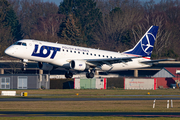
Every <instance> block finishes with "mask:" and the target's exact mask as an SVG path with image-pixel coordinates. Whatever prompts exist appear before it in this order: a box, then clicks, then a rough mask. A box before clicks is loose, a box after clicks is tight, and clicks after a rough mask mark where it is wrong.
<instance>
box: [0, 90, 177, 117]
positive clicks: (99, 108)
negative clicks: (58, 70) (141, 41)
mask: <svg viewBox="0 0 180 120" xmlns="http://www.w3.org/2000/svg"><path fill="white" fill-rule="evenodd" d="M15 91H16V92H17V94H19V95H20V93H21V92H28V95H29V96H28V97H39V98H41V97H47V98H48V97H80V98H84V97H98V98H99V97H118V96H106V95H147V93H148V92H150V95H180V90H179V89H176V90H172V89H162V90H124V89H114V90H73V89H71V90H69V89H67V90H62V89H54V90H15ZM77 93H79V95H78V96H77V95H76V94H77ZM17 97H20V96H17ZM123 97H127V96H123ZM162 97H163V96H162ZM0 98H4V97H2V96H0ZM166 104H167V101H166V100H157V101H156V107H155V108H154V109H153V108H152V105H153V100H140V101H13V102H10V101H9V102H6V101H4V102H0V111H49V112H51V111H59V112H180V109H179V108H180V100H173V104H174V107H173V108H169V109H167V108H166ZM5 116H6V115H0V120H1V119H3V120H6V119H8V120H11V119H13V120H22V119H23V120H29V119H33V120H34V119H35V120H36V119H38V120H41V119H43V120H49V119H51V120H56V119H59V117H42V116H40V115H27V116H25V117H17V116H16V115H14V116H12V117H5ZM60 119H62V120H75V119H78V120H81V119H82V120H84V119H87V120H92V119H93V120H96V119H97V120H101V119H103V120H119V119H121V120H127V119H128V120H137V119H138V120H147V119H148V120H151V119H153V120H154V119H158V120H166V119H167V120H169V119H172V120H177V119H179V118H164V117H162V118H161V117H158V118H146V117H143V118H136V117H132V118H131V117H100V116H99V117H60Z"/></svg>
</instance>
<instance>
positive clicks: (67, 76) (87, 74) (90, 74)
mask: <svg viewBox="0 0 180 120" xmlns="http://www.w3.org/2000/svg"><path fill="white" fill-rule="evenodd" d="M65 77H66V78H72V77H73V73H72V72H71V71H67V72H66V73H65ZM86 77H87V78H93V77H94V73H93V71H89V72H87V73H86Z"/></svg>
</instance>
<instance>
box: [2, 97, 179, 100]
mask: <svg viewBox="0 0 180 120" xmlns="http://www.w3.org/2000/svg"><path fill="white" fill-rule="evenodd" d="M155 99H156V100H180V98H179V97H178V98H176V97H166V98H158V97H151V98H40V97H39V98H32V97H19V98H1V99H0V101H119V100H155Z"/></svg>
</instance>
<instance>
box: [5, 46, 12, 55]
mask: <svg viewBox="0 0 180 120" xmlns="http://www.w3.org/2000/svg"><path fill="white" fill-rule="evenodd" d="M4 53H5V54H7V55H11V54H12V53H13V50H12V49H11V48H9V47H8V48H7V49H6V50H5V51H4Z"/></svg>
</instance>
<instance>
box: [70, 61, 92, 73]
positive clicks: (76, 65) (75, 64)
mask: <svg viewBox="0 0 180 120" xmlns="http://www.w3.org/2000/svg"><path fill="white" fill-rule="evenodd" d="M70 67H71V68H72V69H74V70H79V71H84V70H85V69H88V68H89V66H88V65H87V64H86V63H85V62H84V61H81V60H72V61H71V62H70Z"/></svg>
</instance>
